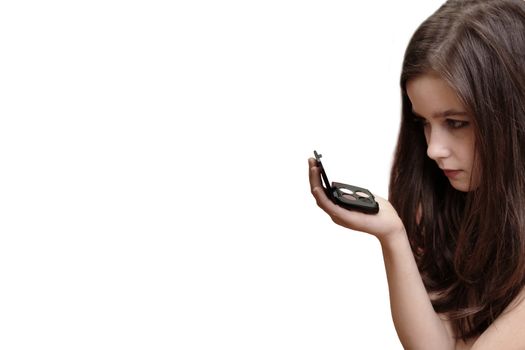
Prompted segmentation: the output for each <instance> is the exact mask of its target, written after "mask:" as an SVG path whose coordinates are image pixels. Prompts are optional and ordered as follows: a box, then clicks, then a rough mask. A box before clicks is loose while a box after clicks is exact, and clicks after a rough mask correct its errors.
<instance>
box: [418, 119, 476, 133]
mask: <svg viewBox="0 0 525 350" xmlns="http://www.w3.org/2000/svg"><path fill="white" fill-rule="evenodd" d="M414 122H415V123H416V124H417V125H419V126H421V127H425V126H427V125H428V122H427V120H426V119H425V118H420V117H414ZM445 123H446V124H447V127H448V128H449V129H451V130H458V129H462V128H464V127H466V126H468V125H469V122H467V121H464V120H456V119H448V118H447V119H445Z"/></svg>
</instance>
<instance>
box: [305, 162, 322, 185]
mask: <svg viewBox="0 0 525 350" xmlns="http://www.w3.org/2000/svg"><path fill="white" fill-rule="evenodd" d="M308 165H309V176H310V189H311V190H312V191H313V189H314V188H315V187H322V185H321V175H320V173H321V171H320V169H319V167H318V166H317V161H316V160H315V159H314V158H310V159H308Z"/></svg>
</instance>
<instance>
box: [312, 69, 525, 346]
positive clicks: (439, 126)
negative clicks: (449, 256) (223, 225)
mask: <svg viewBox="0 0 525 350" xmlns="http://www.w3.org/2000/svg"><path fill="white" fill-rule="evenodd" d="M407 93H408V95H409V98H410V101H411V103H412V107H413V110H414V112H415V113H416V114H417V115H419V117H420V118H422V119H423V120H421V122H422V123H423V132H424V133H425V138H426V140H427V155H428V157H430V158H431V159H432V160H434V161H435V162H436V164H437V165H438V166H439V167H440V168H441V169H451V170H457V172H455V173H452V174H448V175H449V176H448V177H449V181H450V183H451V185H452V186H453V187H454V188H456V189H457V190H459V191H471V190H473V189H475V188H476V186H478V183H479V171H478V167H479V166H478V164H477V162H476V159H477V157H476V151H475V149H476V148H475V137H474V136H475V134H474V129H473V125H472V119H471V117H470V116H469V115H468V114H467V113H466V112H465V109H464V107H463V105H462V104H461V102H460V101H459V99H458V98H457V96H456V95H455V93H454V91H453V90H452V89H451V88H450V87H449V86H448V85H447V84H446V82H445V81H443V80H442V79H440V78H439V77H438V76H437V75H434V74H425V75H422V76H419V77H416V78H414V79H412V80H410V81H409V82H407ZM308 165H309V176H310V189H311V192H312V195H313V196H314V198H315V200H316V202H317V205H318V206H319V207H320V208H321V209H323V210H324V211H325V212H326V213H327V214H328V215H329V216H330V217H331V219H332V220H333V221H334V222H335V223H336V224H338V225H341V226H344V227H347V228H349V229H351V230H355V231H362V232H366V233H368V234H371V235H373V236H375V237H376V238H377V239H378V240H379V242H380V244H381V249H382V253H383V260H384V263H385V270H386V275H387V280H388V288H389V295H390V308H391V312H392V319H393V321H394V326H395V328H396V331H397V334H398V336H399V339H400V341H401V343H402V345H403V347H404V348H405V349H425V350H431V349H439V350H443V349H445V350H447V349H448V350H452V349H472V350H489V349H490V350H492V349H516V350H518V349H525V332H523V324H524V323H525V289H524V292H523V293H522V294H521V295H520V296H519V297H518V298H516V300H514V301H513V303H512V304H511V305H509V307H508V308H507V310H505V312H503V314H502V315H500V316H499V317H498V318H497V319H496V320H495V321H494V323H493V324H492V325H491V326H490V327H489V328H488V329H487V330H486V331H485V332H484V333H483V334H481V335H480V336H479V337H476V338H473V339H469V341H468V342H466V343H464V342H463V341H457V340H456V339H455V337H454V334H452V329H451V327H450V324H449V322H448V321H447V320H446V317H444V316H443V315H439V314H437V313H436V312H435V311H434V309H433V307H432V303H431V296H429V295H428V293H427V292H426V289H425V286H424V284H423V282H422V279H421V275H420V274H419V270H418V268H417V264H416V262H415V259H414V255H413V253H412V250H411V248H410V243H409V241H408V237H407V234H406V230H405V228H404V225H403V223H402V221H401V219H400V218H399V216H398V214H397V212H396V210H395V209H394V208H393V207H392V205H391V204H390V202H388V200H386V199H383V198H381V197H379V196H375V199H376V201H377V202H378V203H379V207H380V210H379V213H377V214H375V215H367V214H363V213H359V212H355V211H350V210H346V209H343V208H341V207H339V206H337V205H335V204H334V203H333V202H332V201H331V200H330V199H329V198H327V197H326V194H325V192H324V189H323V187H322V184H321V179H320V169H319V168H318V167H317V164H316V161H315V159H313V158H310V159H309V160H308Z"/></svg>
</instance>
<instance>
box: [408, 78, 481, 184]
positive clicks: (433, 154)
mask: <svg viewBox="0 0 525 350" xmlns="http://www.w3.org/2000/svg"><path fill="white" fill-rule="evenodd" d="M406 90H407V94H408V97H409V98H410V102H411V103H412V111H413V112H414V115H416V116H417V120H418V121H419V122H420V123H421V124H422V125H423V130H424V133H425V139H426V140H427V155H428V157H429V158H431V159H432V160H434V161H435V162H436V164H437V165H438V166H439V168H440V169H443V170H447V169H448V170H454V172H444V173H445V175H446V176H447V177H448V179H449V181H450V184H451V185H452V187H454V188H455V189H456V190H458V191H462V192H467V191H471V190H473V189H475V188H476V187H477V186H478V184H479V174H478V172H479V171H478V169H479V165H478V163H477V162H476V159H478V157H476V138H475V134H474V125H473V123H472V118H471V117H470V116H469V115H468V113H467V112H466V109H465V107H464V106H463V104H462V103H461V101H460V100H459V99H458V97H457V96H456V93H455V92H454V90H453V89H452V88H451V87H450V86H449V85H448V84H447V83H446V82H445V81H444V80H443V79H441V78H440V77H439V76H438V75H437V74H432V73H430V74H424V75H421V76H418V77H416V78H414V79H411V80H409V81H408V82H407V85H406Z"/></svg>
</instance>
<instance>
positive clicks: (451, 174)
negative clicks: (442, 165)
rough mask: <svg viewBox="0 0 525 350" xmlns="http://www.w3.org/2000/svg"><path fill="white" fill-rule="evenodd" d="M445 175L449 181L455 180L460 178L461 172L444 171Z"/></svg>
mask: <svg viewBox="0 0 525 350" xmlns="http://www.w3.org/2000/svg"><path fill="white" fill-rule="evenodd" d="M442 170H443V172H444V173H445V176H446V177H448V178H449V179H455V178H457V177H458V175H459V174H460V173H461V170H453V169H442Z"/></svg>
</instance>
